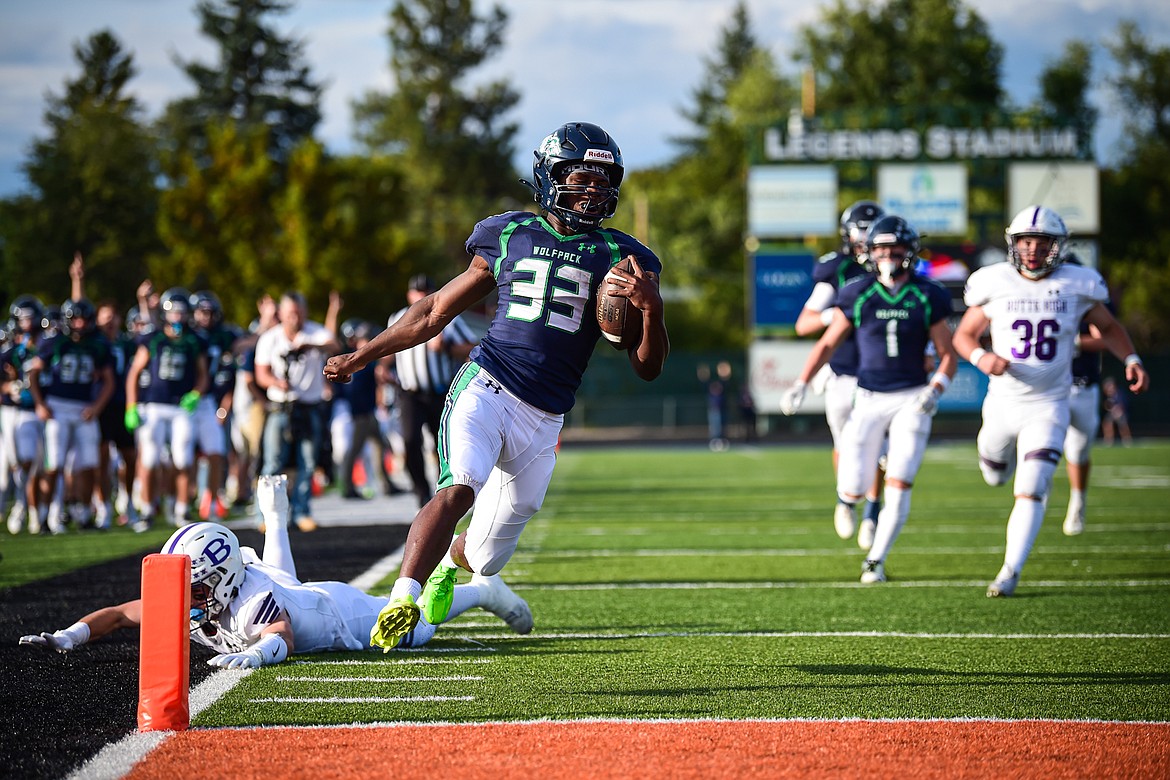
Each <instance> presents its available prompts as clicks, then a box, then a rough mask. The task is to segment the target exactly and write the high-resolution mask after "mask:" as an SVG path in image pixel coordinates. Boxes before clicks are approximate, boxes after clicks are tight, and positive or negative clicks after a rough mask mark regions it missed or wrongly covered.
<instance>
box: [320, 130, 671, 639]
mask: <svg viewBox="0 0 1170 780" xmlns="http://www.w3.org/2000/svg"><path fill="white" fill-rule="evenodd" d="M535 157H536V159H535V162H534V163H533V166H532V172H533V178H534V181H533V182H530V183H529V182H526V183H527V184H528V186H529V187H531V188H532V189H533V190H534V192H535V200H536V202H537V203H539V204H540V208H541V212H542V213H541V214H540V215H536V214H532V213H529V212H524V211H512V212H508V213H506V214H500V215H497V216H494V217H489V218H487V219H485V220H483V221H482V222H480V223H479V224H477V225H476V226H475V229H474V230H473V231H472V233H471V237H470V238H469V239H468V240H467V252H468V254H469V255H471V256H472V260H471V264H470V266H469V267H468V268H467V270H466V271H464V272H463V273H462V274H460V275H459V276H457V277H455V278H454V279H452V280H451V281H450V282H448V283H447V284H446V285H444V286H443V287H442V288H441V289H440V290H439V291H438V292H436V293H434V294H432V295H428V296H427V297H425V298H423V299H422V300H420V301H418V302H417V303H415V304H413V305H411V306H410V308H409V309H407V311H406V313H405V314H404V315H403V316H402V317H401V318H399V319H398V320H396V321H395V322H394V324H393V325H391V326H390V327H388V328H387V329H386V330H384V331H383V332H382V333H381V334H379V335H378V336H377V337H375V338H374V339H373V340H372V341H370V343H369V344H367V345H366V346H365V347H363V348H362V349H359V350H357V351H356V352H352V353H349V354H345V355H338V356H336V357H332V358H330V359H329V361H328V362H327V363H326V365H325V375H326V376H327V377H328V378H329V379H331V380H333V381H347V380H348V379H349V377H350V376H351V375H352V374H353V373H354V372H356V371H358V370H360V369H361V368H362V367H363V366H365V365H367V364H368V363H369V362H371V361H373V360H377V359H378V358H381V357H385V356H387V355H390V354H393V353H396V352H400V351H401V350H404V349H406V348H408V347H411V346H414V345H416V344H420V343H422V342H424V341H426V340H427V339H429V338H432V337H433V336H435V335H436V334H438V333H439V332H440V331H441V330H442V329H443V327H444V326H445V325H446V323H448V322H449V321H450V320H451V318H452V317H454V316H456V315H458V314H459V313H461V312H463V311H464V310H466V309H467V308H468V307H469V306H471V305H472V304H473V303H475V302H477V301H479V300H481V299H482V298H484V297H486V296H488V295H489V294H490V293H492V291H496V292H498V294H499V303H498V307H497V310H496V315H495V318H494V319H493V320H492V323H491V325H490V326H489V328H488V331H487V334H486V335H485V336H484V338H483V339H482V340H481V341H480V343H479V345H478V346H477V347H476V348H475V349H474V350H473V351H472V352H471V358H470V362H468V363H467V364H466V365H465V366H464V367H463V369H462V370H461V371H460V373H459V375H458V376H457V377H456V378H455V382H454V383H453V384H452V386H451V390H450V392H449V393H448V396H447V407H446V411H445V413H444V417H443V421H442V424H441V427H440V437H439V438H440V445H439V461H440V476H439V482H438V486H437V487H438V490H436V492H435V495H434V498H432V499H431V500H430V501H428V502H427V504H426V505H425V506H423V507H422V509H420V510H419V513H418V515H417V516H416V517H415V520H414V523H413V525H412V526H411V529H410V535H409V537H408V538H407V541H406V547H405V550H404V553H403V557H402V569H401V573H400V575H399V578H398V580H397V581H396V582H395V583H394V588H393V590H392V591H391V594H390V602H389V603H388V604H387V606H386V608H385V609H383V610H382V614H381V615H380V617H379V621H378V625H377V626H375V628H374V631H373V632H372V633H371V641H372V642H373V643H374V644H376V645H378V646H380V647H382V648H384V649H387V650H388V649H390V648H393V647H395V646H396V645H397V644H398V643H399V641H400V640H401V638H402V637H403V636H405V635H406V634H407V633H408V632H409V631H410V630H411V629H412V628H413V627H414V625H415V624H416V623H417V622H418V620H419V615H420V610H421V611H422V614H423V615H424V616H425V617H426V619H427V620H428V621H430V622H431V623H435V622H441V621H442V619H443V618H444V617H445V615H446V614H447V611H448V610H449V609H450V605H451V593H452V590H453V588H454V583H455V576H456V571H457V567H458V568H463V569H466V570H468V571H472V572H475V573H476V574H480V575H493V574H496V573H497V572H499V571H500V570H501V569H502V568H503V567H504V565H505V564H506V563H507V562H508V559H509V558H511V556H512V553H513V552H514V551H515V549H516V544H517V541H518V539H519V536H520V533H521V531H522V530H523V529H524V526H525V524H526V523H527V522H528V520H529V519H530V518H531V517H532V516H533V515H534V514H535V513H536V511H537V510H538V509H539V508H540V505H541V503H542V502H543V500H544V495H545V491H546V490H547V489H548V484H549V480H550V479H551V477H552V471H553V463H554V461H555V449H556V445H557V438H558V436H559V434H560V430H561V426H562V425H563V423H564V415H565V413H566V412H568V411H569V409H571V408H572V406H573V402H574V400H575V396H576V392H577V388H578V386H579V385H580V383H581V377H582V374H583V373H584V372H585V368H586V366H587V365H588V362H589V358H590V356H591V355H592V354H593V350H594V347H595V346H596V344H597V341H598V339H599V337H600V335H601V331H600V329H599V328H598V325H597V321H596V316H595V313H594V312H595V309H596V290H597V287H598V285H599V284H601V283H602V280H603V279H604V280H605V282H606V283H607V284H608V287H609V290H610V291H611V294H616V295H620V296H623V297H628V298H629V299H630V303H631V304H632V306H633V307H634V308H635V309H636V310H637V312H636V314H637V318H638V319H640V321H641V335H640V338H639V339H638V341H637V342H636V343H635V344H634V345H633V346H632V347H630V349H629V350H628V356H629V361H630V365H631V367H632V368H633V370H634V373H636V374H637V375H638V376H639V377H640V378H642V379H644V380H647V381H649V380H653V379H655V378H656V377H658V375H659V374H661V373H662V367H663V363H664V361H665V360H666V356H667V353H668V352H669V340H668V337H667V332H666V323H665V320H664V318H663V305H662V296H661V295H660V294H659V291H658V274H659V272H660V271H661V268H662V264H661V263H660V262H659V260H658V258H657V257H656V256H655V255H654V253H653V252H651V251H650V250H649V249H647V248H646V247H644V246H643V245H642V244H640V243H639V242H638V241H636V240H635V239H634V238H632V237H630V236H628V235H626V234H625V233H621V232H619V231H617V230H611V229H608V228H603V227H602V226H601V223H602V221H603V220H605V219H608V218H609V217H611V216H613V213H614V209H615V208H616V206H617V201H618V193H619V188H620V186H621V182H622V176H623V175H624V173H625V168H624V166H623V163H622V156H621V151H620V150H619V149H618V146H617V143H616V142H615V141H614V140H613V138H612V137H611V136H610V135H609V134H608V133H606V132H605V131H604V130H602V129H601V128H600V127H598V126H597V125H593V124H589V123H585V122H573V123H569V124H566V125H563V126H561V127H559V128H557V130H556V131H555V132H553V133H552V134H550V135H549V136H548V137H546V138H545V139H544V140H543V141H542V142H541V144H540V146H539V147H538V148H537V149H536V151H535ZM623 258H630V259H631V260H632V268H633V271H632V272H631V273H620V272H615V271H612V270H611V269H612V268H613V267H614V266H615V265H617V264H618V263H619V262H620V261H621V260H622V259H623ZM473 507H474V513H473V514H472V518H471V522H470V525H469V526H468V528H467V530H466V531H464V532H463V533H462V534H460V535H459V537H458V538H456V539H455V540H454V541H452V535H453V533H454V530H455V524H456V523H457V522H458V521H459V519H460V518H461V517H462V516H463V515H464V514H465V513H467V512H468V511H469V510H472V508H473ZM436 565H438V566H436ZM432 572H433V574H432ZM428 575H430V577H429V579H428V580H427V588H426V590H425V591H423V587H422V584H421V583H422V581H423V580H424V579H426V578H427V577H428ZM416 600H417V602H416Z"/></svg>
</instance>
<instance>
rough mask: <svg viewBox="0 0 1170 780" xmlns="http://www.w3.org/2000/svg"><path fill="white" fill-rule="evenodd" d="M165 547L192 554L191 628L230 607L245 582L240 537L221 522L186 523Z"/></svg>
mask: <svg viewBox="0 0 1170 780" xmlns="http://www.w3.org/2000/svg"><path fill="white" fill-rule="evenodd" d="M162 551H163V552H164V553H167V554H171V555H187V556H190V558H191V630H195V629H196V628H199V627H200V626H202V625H204V624H205V623H207V622H208V621H209V620H212V619H214V618H215V617H216V616H217V615H219V614H220V613H221V612H223V611H224V610H225V609H227V606H228V604H230V603H231V601H232V599H234V598H235V597H236V594H237V593H238V592H239V590H240V586H241V585H243V583H244V558H243V555H242V554H241V553H240V540H239V539H237V538H236V535H235V534H234V533H232V532H231V531H230V530H228V529H227V528H224V527H223V526H222V525H220V524H219V523H193V524H191V525H187V526H183V527H182V528H180V529H179V530H178V531H175V532H174V533H173V534H171V538H170V539H167V543H166V544H164V545H163V548H162Z"/></svg>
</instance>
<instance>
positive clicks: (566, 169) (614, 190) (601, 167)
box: [521, 122, 626, 231]
mask: <svg viewBox="0 0 1170 780" xmlns="http://www.w3.org/2000/svg"><path fill="white" fill-rule="evenodd" d="M533 155H535V157H536V159H535V160H534V161H533V163H532V181H531V182H529V181H524V180H521V182H522V183H523V184H526V185H527V186H528V187H531V188H532V189H533V190H534V197H533V199H534V200H535V201H536V202H537V203H539V204H540V207H541V208H542V209H543V210H544V211H546V212H549V213H551V214H555V215H556V216H557V218H558V219H559V220H560V221H561V222H563V223H564V224H565V226H566V227H568V228H569V229H570V230H574V231H582V230H593V229H595V228H598V227H600V226H601V221H602V220H604V219H609V218H610V217H612V216H613V215H614V212H615V211H616V210H617V204H618V191H619V190H620V189H621V185H622V177H623V176H625V172H626V169H625V166H624V164H623V163H622V152H621V149H619V148H618V145H617V142H616V141H614V140H613V136H611V135H610V134H609V133H607V132H605V131H604V130H602V129H601V128H600V127H598V126H597V125H594V124H590V123H589V122H569V123H568V124H566V125H562V126H560V127H558V128H557V129H556V130H555V131H554V132H552V133H550V134H549V135H548V136H546V137H545V139H544V140H543V141H541V142H540V146H539V147H537V149H536V151H534V152H533ZM577 166H582V167H583V168H584V169H585V170H591V169H592V170H597V171H599V172H602V173H605V174H606V175H607V176H608V177H609V187H600V188H598V187H585V186H582V185H566V184H565V183H564V180H565V178H566V177H567V176H568V174H569V173H571V172H572V171H573V170H577ZM584 194H589V195H592V196H594V197H596V198H598V200H597V202H591V203H590V204H589V208H588V209H587V210H586V211H583V212H582V211H576V210H575V209H571V208H569V207H568V205H567V204H566V203H565V202H564V198H565V196H567V195H584Z"/></svg>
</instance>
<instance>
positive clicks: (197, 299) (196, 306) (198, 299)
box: [187, 290, 223, 326]
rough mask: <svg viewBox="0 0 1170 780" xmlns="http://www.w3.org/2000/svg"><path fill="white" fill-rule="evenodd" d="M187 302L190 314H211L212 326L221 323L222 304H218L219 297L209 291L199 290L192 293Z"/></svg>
mask: <svg viewBox="0 0 1170 780" xmlns="http://www.w3.org/2000/svg"><path fill="white" fill-rule="evenodd" d="M187 302H188V304H190V306H191V311H192V312H197V311H209V312H211V324H212V326H215V325H218V324H220V323H221V322H223V304H222V303H220V302H219V296H218V295H216V294H215V293H213V292H212V291H211V290H200V291H199V292H196V293H192V294H191V297H190V298H189V299H188V301H187Z"/></svg>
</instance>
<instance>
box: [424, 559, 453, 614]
mask: <svg viewBox="0 0 1170 780" xmlns="http://www.w3.org/2000/svg"><path fill="white" fill-rule="evenodd" d="M458 573H459V569H457V568H456V567H454V566H451V567H447V566H444V565H443V564H441V563H440V564H439V565H438V566H436V567H435V571H434V572H433V573H432V574H431V576H430V578H429V579H428V580H427V584H426V586H425V587H423V592H422V595H420V596H419V597H418V608H419V609H420V610H422V613H423V615H424V616H425V617H426V619H427V622H428V623H430V624H431V625H434V626H437V625H439V624H440V623H442V622H443V621H444V620H446V619H447V615H448V614H449V613H450V612H451V600H452V599H453V598H454V597H455V575H456V574H458Z"/></svg>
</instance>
